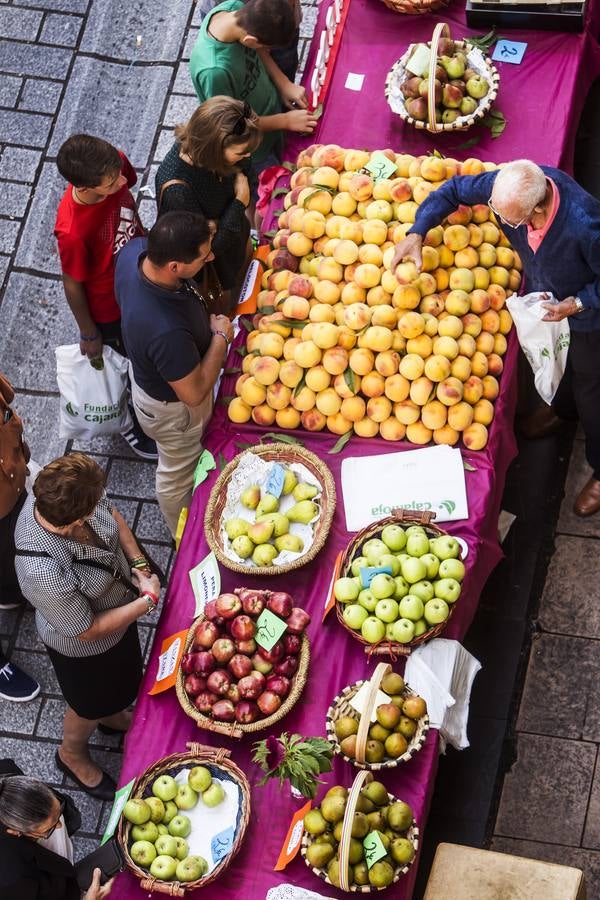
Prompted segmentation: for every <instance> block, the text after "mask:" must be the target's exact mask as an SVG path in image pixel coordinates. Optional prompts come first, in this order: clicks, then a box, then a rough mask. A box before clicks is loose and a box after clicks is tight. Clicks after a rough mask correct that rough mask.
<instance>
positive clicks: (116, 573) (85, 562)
mask: <svg viewBox="0 0 600 900" xmlns="http://www.w3.org/2000/svg"><path fill="white" fill-rule="evenodd" d="M15 556H44V557H46V558H47V559H52V557H51V556H50V554H49V553H46V551H45V550H16V551H15ZM76 562H78V563H79V564H80V565H82V566H89V567H90V568H91V569H102V571H103V572H108V573H109V574H110V575H112V577H113V578H114V579H115V581H120V582H121V584H122V585H124V586H125V587H126V588H127V589H128V590H129V591H133V592H134V594H137V592H138V589H137V587H136V586H135V584H134V583H133V581H130V579H129V578H127V577H126V576H125V575H123V573H122V572H121V571H120V570H119V569H117V568H113V567H112V566H108V565H106V563H103V562H100V560H99V559H78V560H76Z"/></svg>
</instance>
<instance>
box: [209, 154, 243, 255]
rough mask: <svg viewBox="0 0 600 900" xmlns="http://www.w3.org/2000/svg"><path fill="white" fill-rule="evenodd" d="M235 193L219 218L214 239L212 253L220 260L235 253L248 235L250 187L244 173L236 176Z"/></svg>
mask: <svg viewBox="0 0 600 900" xmlns="http://www.w3.org/2000/svg"><path fill="white" fill-rule="evenodd" d="M234 192H235V196H234V197H233V199H232V200H231V201H230V202H229V203H228V204H227V206H226V207H225V209H224V210H223V212H222V213H221V215H220V216H219V221H218V224H217V229H216V231H215V234H214V237H213V239H212V244H211V247H212V251H213V253H214V254H215V256H216V257H218V258H219V259H226V258H227V256H228V254H229V253H230V252H232V251H234V252H235V251H236V249H237V248H238V247H239V245H240V242H241V241H242V240H245V237H246V236H247V234H248V228H249V225H248V219H247V218H246V209H247V208H248V205H249V204H250V185H249V183H248V178H247V177H246V175H244V173H243V172H238V173H237V175H236V176H235V182H234Z"/></svg>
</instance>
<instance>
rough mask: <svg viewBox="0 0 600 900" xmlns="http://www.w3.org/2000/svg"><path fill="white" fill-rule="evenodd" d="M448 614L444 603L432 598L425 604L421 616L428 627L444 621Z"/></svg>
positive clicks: (448, 611) (446, 605) (437, 598)
mask: <svg viewBox="0 0 600 900" xmlns="http://www.w3.org/2000/svg"><path fill="white" fill-rule="evenodd" d="M449 613H450V610H449V608H448V604H447V603H446V601H445V600H441V599H440V598H439V597H434V598H433V600H428V601H427V603H426V604H425V610H424V613H423V616H424V618H425V621H426V622H427V623H428V624H429V625H439V623H440V622H445V621H446V619H447V618H448V615H449Z"/></svg>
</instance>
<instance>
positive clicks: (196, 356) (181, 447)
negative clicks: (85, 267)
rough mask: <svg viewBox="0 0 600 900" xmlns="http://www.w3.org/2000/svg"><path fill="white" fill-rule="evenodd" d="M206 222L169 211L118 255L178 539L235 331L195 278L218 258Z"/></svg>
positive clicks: (123, 299) (135, 392) (139, 404)
mask: <svg viewBox="0 0 600 900" xmlns="http://www.w3.org/2000/svg"><path fill="white" fill-rule="evenodd" d="M211 240H212V236H211V232H210V228H209V225H208V222H207V221H206V219H205V218H204V216H202V215H200V214H198V213H192V212H184V211H176V212H168V213H165V215H164V216H161V217H160V219H159V220H158V221H157V222H156V224H155V225H154V227H153V228H152V230H151V231H150V233H149V234H148V237H147V238H146V237H139V238H134V239H133V240H131V241H129V243H128V244H126V246H125V247H123V249H122V250H121V252H120V253H119V255H118V257H117V264H116V271H115V295H116V298H117V302H118V304H119V306H120V307H121V328H122V332H123V340H124V342H125V347H126V348H127V355H128V356H129V359H130V361H131V368H132V378H131V394H132V400H133V405H134V407H135V411H136V414H137V416H138V420H139V422H140V424H141V426H142V428H143V429H144V431H145V433H146V434H147V435H148V436H149V437H151V438H153V439H154V440H155V441H156V446H157V448H158V468H157V471H156V496H157V499H158V503H159V506H160V508H161V510H162V513H163V515H164V517H165V520H166V522H167V525H168V527H169V530H170V531H171V534H172V535H173V536H175V533H176V530H177V522H178V520H179V513H180V511H181V508H182V507H183V506H187V505H188V504H189V501H190V500H191V496H192V489H193V479H194V470H195V468H196V464H197V462H198V458H199V456H200V454H201V452H202V445H201V439H202V434H203V432H204V428H205V426H206V424H207V422H208V420H209V419H210V416H211V413H212V407H213V389H214V386H215V382H216V380H217V378H218V376H219V372H220V371H221V367H222V366H223V362H224V361H225V357H226V355H227V349H228V347H229V343H230V341H231V339H232V337H233V326H232V324H231V322H230V321H229V319H228V318H227V316H215V315H209V312H208V309H207V306H206V303H205V301H204V299H203V298H202V296H201V295H200V293H199V291H198V288H197V287H196V284H195V282H194V281H193V276H194V275H196V274H197V273H198V272H199V271H200V269H201V268H202V266H203V265H204V264H205V263H207V262H210V260H212V259H214V256H213V254H212V251H211Z"/></svg>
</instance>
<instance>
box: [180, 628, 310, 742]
mask: <svg viewBox="0 0 600 900" xmlns="http://www.w3.org/2000/svg"><path fill="white" fill-rule="evenodd" d="M203 619H204V616H198V618H197V619H196V620H195V621H194V622H193V623H192V626H191V628H190V630H189V631H188V634H187V638H186V640H185V650H184V653H188V652H189V650H190V647H191V646H192V642H193V640H194V633H195V631H196V627H197V626H198V625H199V624H200V622H202V621H203ZM309 663H310V644H309V642H308V637H307V636H306V635H305V634H304V635H303V636H302V647H301V649H300V653H299V659H298V669H297V671H296V673H295V675H294V677H293V679H292V686H291V688H290V692H289V694H288V695H287V697H286V698H285V700H284V701H283V703H282V704H281V706H280V707H279V709H278V710H277V712H275V713H273V715H272V716H266V717H265V718H264V719H258V721H256V722H250V723H248V724H241V723H239V722H218V721H216V720H215V719H211V718H210V716H205V715H204V713H201V712H199V711H198V710H197V709H196V707H195V706H194V704H193V703H192V701H191V700H190V698H189V697H188V695H187V694H186V692H185V688H184V686H183V684H184V681H185V676H184V674H183V672H182V671H181V666H180V667H179V671H178V672H177V681H176V682H175V690H176V692H177V699H178V700H179V703H180V704H181V708H182V709H183V711H184V712H185V713H187V715H188V716H189V717H190V718H191V719H194V721H195V722H196V724H197V726H198V728H205V729H206V730H207V731H214V732H216V733H217V734H223V735H225V736H226V737H231V738H241V737H243V736H244V735H245V734H256V732H257V731H263V730H264V729H265V728H270V727H271V725H275V724H276V722H279V720H280V719H283V717H284V716H286V715H287V714H288V713H289V711H290V710H291V709H292V707H293V706H294V705H295V703H296V702H297V701H298V699H299V697H300V694H301V693H302V690H303V688H304V685H305V684H306V679H307V677H308V665H309Z"/></svg>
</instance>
